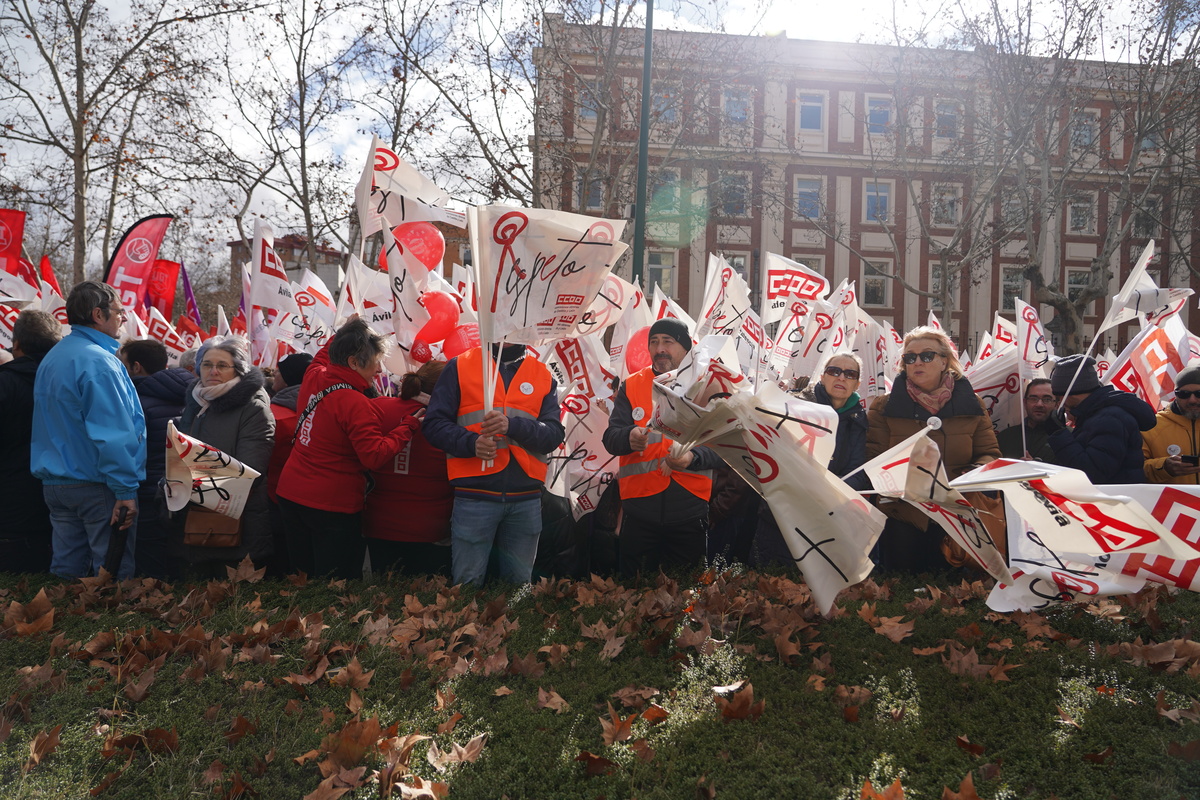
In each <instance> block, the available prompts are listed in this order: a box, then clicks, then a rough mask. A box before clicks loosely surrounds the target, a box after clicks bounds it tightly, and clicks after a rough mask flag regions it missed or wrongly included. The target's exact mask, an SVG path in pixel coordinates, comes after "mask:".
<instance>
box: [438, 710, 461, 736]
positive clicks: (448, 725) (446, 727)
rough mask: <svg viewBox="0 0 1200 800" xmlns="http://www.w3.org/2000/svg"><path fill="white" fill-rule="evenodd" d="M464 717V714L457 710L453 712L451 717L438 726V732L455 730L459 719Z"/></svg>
mask: <svg viewBox="0 0 1200 800" xmlns="http://www.w3.org/2000/svg"><path fill="white" fill-rule="evenodd" d="M462 718H463V715H462V714H460V713H458V712H457V711H455V712H454V713H453V714H451V715H450V719H448V720H446V721H445V722H443V723H442V724H441V725H438V726H437V732H438V733H449V732H450V731H452V730H454V726H455V725H457V724H458V721H459V720H460V719H462Z"/></svg>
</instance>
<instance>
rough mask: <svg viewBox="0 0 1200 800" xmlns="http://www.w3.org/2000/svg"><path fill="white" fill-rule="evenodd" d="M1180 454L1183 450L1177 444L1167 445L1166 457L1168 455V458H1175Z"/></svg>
mask: <svg viewBox="0 0 1200 800" xmlns="http://www.w3.org/2000/svg"><path fill="white" fill-rule="evenodd" d="M1182 452H1183V448H1182V447H1180V446H1179V445H1177V444H1169V445H1167V455H1169V456H1177V455H1179V454H1180V453H1182Z"/></svg>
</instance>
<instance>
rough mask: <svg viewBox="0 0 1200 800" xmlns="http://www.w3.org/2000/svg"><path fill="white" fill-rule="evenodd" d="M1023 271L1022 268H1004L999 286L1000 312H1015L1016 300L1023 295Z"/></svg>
mask: <svg viewBox="0 0 1200 800" xmlns="http://www.w3.org/2000/svg"><path fill="white" fill-rule="evenodd" d="M1024 273H1025V270H1024V268H1022V267H1005V268H1004V276H1003V280H1002V282H1001V285H1000V293H1001V295H1002V296H1003V300H1002V303H1001V305H1000V310H1001V311H1016V309H1017V298H1018V297H1021V296H1022V295H1023V294H1025V274H1024Z"/></svg>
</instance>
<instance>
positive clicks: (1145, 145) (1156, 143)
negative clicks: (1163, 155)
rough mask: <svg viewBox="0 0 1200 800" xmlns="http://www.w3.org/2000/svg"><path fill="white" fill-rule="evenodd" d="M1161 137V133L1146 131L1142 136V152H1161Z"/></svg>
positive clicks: (1155, 130) (1154, 130) (1153, 130)
mask: <svg viewBox="0 0 1200 800" xmlns="http://www.w3.org/2000/svg"><path fill="white" fill-rule="evenodd" d="M1162 146H1163V137H1162V132H1161V131H1159V130H1157V129H1150V130H1147V131H1146V132H1145V133H1143V134H1142V142H1141V147H1142V152H1146V151H1150V152H1152V153H1155V152H1158V151H1159V150H1162Z"/></svg>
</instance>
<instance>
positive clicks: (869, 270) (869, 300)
mask: <svg viewBox="0 0 1200 800" xmlns="http://www.w3.org/2000/svg"><path fill="white" fill-rule="evenodd" d="M891 271H892V264H891V262H890V261H875V262H871V261H868V262H865V263H864V264H863V276H862V291H861V292H859V296H860V297H861V298H862V304H863V305H864V306H883V307H889V306H891V304H892V279H891V278H889V277H887V276H888V275H889V274H890V273H891Z"/></svg>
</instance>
